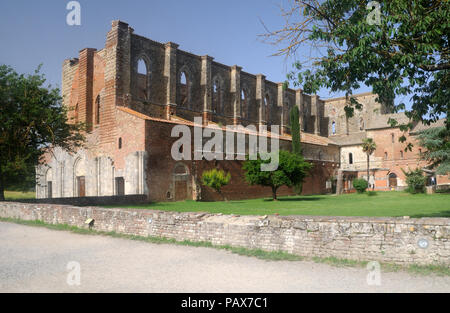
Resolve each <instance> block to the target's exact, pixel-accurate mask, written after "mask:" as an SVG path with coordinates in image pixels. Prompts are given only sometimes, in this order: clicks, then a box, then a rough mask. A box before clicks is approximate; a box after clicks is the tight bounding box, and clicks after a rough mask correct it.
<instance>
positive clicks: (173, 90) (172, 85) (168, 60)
mask: <svg viewBox="0 0 450 313" xmlns="http://www.w3.org/2000/svg"><path fill="white" fill-rule="evenodd" d="M177 49H178V45H177V44H176V43H173V42H168V43H166V44H165V57H164V79H165V80H166V118H167V119H170V116H171V115H172V114H176V106H177V105H176V99H177Z"/></svg>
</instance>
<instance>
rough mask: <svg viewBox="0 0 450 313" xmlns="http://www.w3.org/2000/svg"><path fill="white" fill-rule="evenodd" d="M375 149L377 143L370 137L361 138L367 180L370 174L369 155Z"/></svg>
mask: <svg viewBox="0 0 450 313" xmlns="http://www.w3.org/2000/svg"><path fill="white" fill-rule="evenodd" d="M376 149H377V144H376V143H375V141H373V139H372V138H365V139H364V140H363V145H362V150H363V152H364V153H365V154H366V155H367V181H369V177H370V176H369V175H370V156H371V155H372V153H374V152H375V150H376ZM366 188H367V187H366Z"/></svg>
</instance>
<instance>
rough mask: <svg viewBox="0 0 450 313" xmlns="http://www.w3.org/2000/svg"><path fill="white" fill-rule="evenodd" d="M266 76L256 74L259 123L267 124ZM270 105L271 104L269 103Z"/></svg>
mask: <svg viewBox="0 0 450 313" xmlns="http://www.w3.org/2000/svg"><path fill="white" fill-rule="evenodd" d="M265 81H266V76H264V75H262V74H258V75H256V106H257V108H258V123H259V125H266V123H267V121H266V116H265V113H266V112H265V111H264V110H265V108H264V96H265V95H264V94H265V90H266V86H265ZM268 105H269V104H268Z"/></svg>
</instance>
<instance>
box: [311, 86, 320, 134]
mask: <svg viewBox="0 0 450 313" xmlns="http://www.w3.org/2000/svg"><path fill="white" fill-rule="evenodd" d="M311 111H312V112H311V114H312V115H314V134H316V135H319V136H320V102H319V96H318V95H312V96H311Z"/></svg>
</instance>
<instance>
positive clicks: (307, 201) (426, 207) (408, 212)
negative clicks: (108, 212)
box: [105, 191, 450, 218]
mask: <svg viewBox="0 0 450 313" xmlns="http://www.w3.org/2000/svg"><path fill="white" fill-rule="evenodd" d="M105 207H107V208H108V207H114V206H105ZM116 207H117V206H116ZM121 207H125V208H137V209H153V210H164V211H177V212H209V213H223V214H238V215H270V214H275V213H278V214H279V215H323V216H377V217H401V216H410V217H412V218H418V217H450V194H433V195H427V194H415V195H412V194H409V193H406V192H393V191H390V192H376V193H374V192H370V193H365V194H345V195H339V196H336V195H318V196H292V197H280V198H279V200H278V201H272V200H271V199H251V200H236V201H228V202H224V201H221V202H197V201H189V200H188V201H181V202H156V203H150V204H141V205H121Z"/></svg>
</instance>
